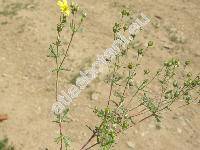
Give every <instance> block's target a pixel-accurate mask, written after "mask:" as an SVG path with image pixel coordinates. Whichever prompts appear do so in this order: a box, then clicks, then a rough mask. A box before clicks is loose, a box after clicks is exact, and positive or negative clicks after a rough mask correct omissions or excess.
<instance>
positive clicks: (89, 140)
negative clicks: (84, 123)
mask: <svg viewBox="0 0 200 150" xmlns="http://www.w3.org/2000/svg"><path fill="white" fill-rule="evenodd" d="M95 136H96V134H95V133H93V134H92V136H91V137H90V138H89V139H88V140H87V142H86V143H85V144H84V145H83V146H82V147H81V149H80V150H83V149H84V148H85V147H86V146H87V145H88V144H89V143H90V142H91V140H92V139H93V138H94V137H95Z"/></svg>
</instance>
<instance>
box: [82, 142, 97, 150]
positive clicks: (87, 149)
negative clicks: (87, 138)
mask: <svg viewBox="0 0 200 150" xmlns="http://www.w3.org/2000/svg"><path fill="white" fill-rule="evenodd" d="M98 144H99V143H98V142H97V143H95V144H93V145H91V146H90V147H88V148H86V149H85V150H89V149H91V148H93V147H95V146H96V145H98Z"/></svg>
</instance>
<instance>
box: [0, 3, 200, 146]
mask: <svg viewBox="0 0 200 150" xmlns="http://www.w3.org/2000/svg"><path fill="white" fill-rule="evenodd" d="M79 3H80V5H82V7H83V8H84V9H85V10H86V12H87V14H88V17H87V19H86V21H85V23H84V32H83V33H80V34H79V35H77V36H76V37H75V41H76V44H75V43H74V44H73V45H72V48H73V50H71V51H70V62H69V64H67V65H68V66H70V68H71V69H72V72H71V73H69V74H68V75H67V76H66V84H67V81H72V80H73V77H74V76H76V75H77V74H78V73H79V71H80V70H81V69H84V68H86V67H88V66H90V65H91V63H92V62H93V61H94V60H95V57H96V55H97V54H99V53H102V52H103V51H104V50H105V49H106V48H108V47H110V45H111V43H112V26H113V23H114V22H115V19H117V17H118V14H119V11H120V10H121V8H123V6H127V7H129V8H130V9H132V10H134V11H135V12H143V13H144V14H146V15H147V16H149V17H150V18H151V20H152V21H151V24H149V25H148V26H147V27H146V29H145V30H144V31H142V32H141V33H140V35H139V36H140V38H141V39H144V41H148V40H152V41H154V42H155V47H154V49H153V50H152V51H151V52H150V53H149V54H148V55H147V56H146V62H148V64H147V66H149V67H151V68H150V69H155V68H156V67H158V66H159V65H160V64H161V63H162V61H163V60H165V58H169V57H172V56H173V57H175V56H176V57H178V58H181V59H186V58H188V59H191V60H192V62H193V64H192V71H194V72H197V71H199V70H200V49H199V45H200V40H199V39H200V16H199V14H200V1H199V0H176V1H174V0H123V1H120V0H84V1H80V0H79ZM58 12H59V10H58V8H57V6H56V5H55V1H53V0H42V1H40V0H32V1H30V0H9V1H7V0H0V70H1V72H0V97H1V100H0V114H8V116H9V119H8V120H7V121H4V122H2V123H0V138H2V137H4V136H7V137H8V138H9V141H10V142H11V143H13V145H14V146H15V148H16V150H45V148H48V149H49V150H55V149H57V145H56V144H55V143H54V142H53V138H54V137H55V135H56V133H57V131H58V128H57V126H55V124H53V123H52V122H51V121H52V116H51V113H50V110H51V105H52V104H53V103H54V101H55V99H54V75H53V74H51V67H50V66H51V65H52V62H51V61H50V60H49V59H48V58H47V57H46V55H47V53H48V46H49V44H50V42H51V41H53V40H54V39H55V36H56V32H55V25H56V23H57V21H58V16H59V13H58ZM176 31H177V33H176ZM171 32H174V33H176V36H175V37H176V38H175V39H174V38H173V37H171V34H170V33H171ZM141 44H143V43H141ZM102 78H103V76H102V75H100V76H99V78H98V79H96V80H95V81H94V82H92V83H91V84H90V86H89V87H88V88H87V89H86V90H84V91H83V92H82V93H81V95H80V96H79V98H78V99H77V101H75V102H74V103H73V104H72V106H71V115H70V116H71V118H72V119H73V121H72V123H70V124H67V125H66V126H65V127H64V129H65V133H66V134H68V135H69V136H71V138H72V140H73V143H72V147H73V149H75V150H77V149H78V148H79V147H80V145H81V144H82V143H84V141H85V140H86V139H87V137H89V136H90V132H89V131H88V129H87V128H86V127H85V125H86V124H89V125H92V123H93V122H94V120H96V118H95V117H94V115H93V114H92V110H91V109H90V107H93V106H95V105H102V104H103V103H104V101H103V100H101V99H103V98H105V97H106V96H107V92H106V88H107V87H105V85H104V84H103V81H102ZM94 92H101V94H100V98H99V99H98V100H96V101H94V100H91V99H90V96H91V93H94ZM165 118H166V119H164V120H163V122H162V124H161V125H160V127H161V128H160V129H158V127H156V125H155V122H154V121H151V120H149V121H147V122H146V123H143V124H140V125H138V126H136V127H135V128H133V129H130V130H128V131H127V134H126V135H121V136H120V139H119V140H118V144H117V146H116V147H114V148H113V149H115V150H129V149H130V150H131V149H133V150H134V149H137V150H198V149H200V126H199V124H200V110H199V106H197V105H191V106H189V107H187V108H185V109H184V110H181V109H180V110H178V111H176V112H175V113H172V112H170V113H168V114H167V115H165Z"/></svg>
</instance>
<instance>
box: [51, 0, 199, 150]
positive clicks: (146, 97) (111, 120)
mask: <svg viewBox="0 0 200 150" xmlns="http://www.w3.org/2000/svg"><path fill="white" fill-rule="evenodd" d="M57 4H58V6H59V7H60V10H61V15H60V20H59V23H58V24H57V38H56V40H55V41H54V42H53V43H52V44H50V47H49V50H50V53H49V55H48V56H49V57H50V58H52V59H53V60H54V61H55V68H54V69H53V70H52V72H53V73H54V74H55V93H56V94H55V100H56V101H58V87H59V78H60V76H59V75H60V72H62V71H66V70H67V69H66V68H65V66H64V62H65V61H66V58H67V57H68V52H69V50H70V48H71V44H72V42H73V38H74V36H75V34H76V33H77V32H78V31H79V30H80V27H81V25H82V23H83V21H84V19H85V18H86V14H85V13H83V12H82V11H81V9H80V7H79V5H78V4H75V3H73V2H72V3H71V4H68V3H67V1H66V0H57ZM132 21H133V20H132V17H131V12H130V11H127V10H122V11H121V17H120V21H118V22H116V23H115V24H114V26H113V29H112V30H113V37H114V40H117V39H120V38H119V36H118V35H119V33H120V34H121V33H123V35H127V34H129V37H131V38H128V39H127V40H130V39H131V41H130V42H129V43H128V45H127V46H122V45H121V46H120V47H119V48H120V53H117V55H116V57H115V58H114V59H112V60H111V59H108V58H106V61H107V62H109V70H110V72H109V74H108V75H107V77H106V79H105V84H108V85H109V87H110V88H109V89H110V90H109V91H108V95H109V96H108V98H107V99H105V100H106V107H95V108H94V109H93V113H95V115H96V116H97V117H98V118H99V120H100V123H94V125H93V126H91V127H90V126H87V125H86V126H87V127H88V129H89V130H90V131H91V136H90V137H89V138H88V140H87V141H85V143H84V141H83V145H82V146H81V147H80V150H89V149H98V146H99V147H100V149H102V150H109V149H111V148H112V147H113V145H114V144H115V143H116V138H117V137H118V136H119V134H121V133H122V132H124V131H125V130H128V129H129V130H130V128H133V127H134V126H135V125H136V124H139V123H142V122H143V121H145V120H146V119H150V118H154V119H155V120H156V121H157V122H160V121H162V114H163V113H164V112H166V111H171V110H176V109H178V108H184V106H187V105H189V104H191V103H193V102H197V103H199V101H198V100H199V96H200V74H199V73H198V74H196V75H195V74H193V73H192V72H187V71H186V70H187V68H188V67H189V64H190V61H187V60H186V61H179V60H178V59H176V58H171V59H169V60H167V61H164V62H163V65H162V66H160V68H159V69H157V71H155V72H153V71H150V70H149V69H143V68H146V67H145V66H142V65H141V63H142V61H143V58H144V57H143V56H144V55H145V53H148V50H149V49H152V46H153V42H152V41H149V42H148V44H147V46H146V47H141V48H136V47H134V39H135V37H136V32H132V31H130V30H129V26H136V27H140V24H141V23H142V22H140V21H139V20H137V23H138V24H137V23H135V22H134V24H132ZM65 27H69V29H70V30H68V32H70V35H71V36H70V40H69V42H68V44H67V46H66V48H65V51H64V53H63V51H62V48H63V46H64V44H63V43H64V41H62V40H61V39H62V38H61V36H62V31H63V29H64V28H65ZM135 29H136V28H135ZM137 29H138V30H139V28H137ZM130 58H132V59H130ZM133 58H134V59H133ZM129 60H130V61H129ZM141 70H142V72H143V73H142V74H141ZM138 76H140V77H143V78H142V79H141V78H140V79H138ZM155 85H156V86H159V87H160V91H157V92H155V91H153V88H152V87H153V86H155ZM177 104H179V106H178V107H177ZM68 112H69V108H66V109H65V110H64V111H63V112H62V113H60V114H55V117H56V119H55V121H54V122H55V123H57V124H58V127H59V135H58V136H57V137H56V138H55V141H56V142H57V143H58V144H59V146H60V147H59V149H60V150H62V149H69V148H70V138H69V137H68V136H65V135H64V134H63V131H62V125H63V123H64V122H67V121H69V118H68ZM94 141H95V142H94Z"/></svg>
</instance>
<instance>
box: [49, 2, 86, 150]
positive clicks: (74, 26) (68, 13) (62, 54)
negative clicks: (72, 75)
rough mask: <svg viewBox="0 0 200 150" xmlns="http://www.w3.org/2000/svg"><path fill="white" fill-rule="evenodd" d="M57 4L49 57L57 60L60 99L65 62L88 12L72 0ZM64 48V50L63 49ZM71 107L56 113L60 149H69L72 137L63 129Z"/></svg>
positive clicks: (57, 84) (56, 97)
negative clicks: (66, 37) (66, 38)
mask: <svg viewBox="0 0 200 150" xmlns="http://www.w3.org/2000/svg"><path fill="white" fill-rule="evenodd" d="M57 5H58V6H59V7H60V11H61V14H60V19H59V22H58V24H57V26H56V29H57V30H56V31H57V38H56V40H55V41H54V42H52V44H50V46H49V55H48V57H50V58H52V59H53V60H54V61H55V67H54V69H53V70H52V72H53V73H54V74H55V79H56V80H55V100H56V101H58V88H59V78H60V73H61V72H63V71H68V69H66V68H65V66H64V64H65V61H66V58H67V57H68V52H69V50H70V48H71V44H72V42H73V40H74V36H75V35H76V33H77V32H79V31H80V29H81V25H82V23H83V21H84V19H85V18H86V14H85V13H84V12H83V11H82V10H81V8H80V7H79V5H78V4H76V3H74V2H71V3H70V4H68V2H67V0H57ZM64 28H67V29H68V32H69V34H70V37H69V39H70V40H69V41H68V44H67V46H66V47H64V46H65V45H64V43H65V42H66V41H62V33H63V30H64ZM63 49H64V51H63ZM68 111H69V109H65V110H64V111H63V113H62V114H55V117H56V119H55V120H54V121H53V122H55V123H57V124H58V127H59V135H58V136H57V137H56V138H55V142H56V143H57V144H59V145H60V150H62V149H68V148H69V146H70V144H69V143H70V138H69V137H67V136H65V135H64V134H63V131H62V123H63V122H66V121H69V118H68V117H67V114H68Z"/></svg>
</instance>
